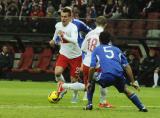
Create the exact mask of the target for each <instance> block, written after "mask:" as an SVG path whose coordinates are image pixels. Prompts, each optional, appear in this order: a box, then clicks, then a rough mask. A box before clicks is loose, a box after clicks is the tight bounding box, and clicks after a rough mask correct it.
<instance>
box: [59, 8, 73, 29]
mask: <svg viewBox="0 0 160 118" xmlns="http://www.w3.org/2000/svg"><path fill="white" fill-rule="evenodd" d="M71 18H72V10H71V9H70V8H69V7H65V8H64V9H62V11H61V21H62V24H63V25H64V26H66V25H68V23H69V22H70V21H71Z"/></svg>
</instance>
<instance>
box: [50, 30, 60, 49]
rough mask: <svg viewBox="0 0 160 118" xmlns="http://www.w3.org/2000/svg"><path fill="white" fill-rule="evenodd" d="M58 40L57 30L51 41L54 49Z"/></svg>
mask: <svg viewBox="0 0 160 118" xmlns="http://www.w3.org/2000/svg"><path fill="white" fill-rule="evenodd" d="M57 38H58V30H57V29H56V30H55V33H54V36H53V38H52V39H51V40H50V41H49V44H50V46H51V47H54V45H55V44H56V40H57Z"/></svg>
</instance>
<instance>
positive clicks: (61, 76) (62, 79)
mask: <svg viewBox="0 0 160 118" xmlns="http://www.w3.org/2000/svg"><path fill="white" fill-rule="evenodd" d="M55 78H56V81H63V82H65V80H64V77H63V75H62V74H61V75H60V76H55Z"/></svg>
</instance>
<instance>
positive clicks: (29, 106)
mask: <svg viewBox="0 0 160 118" xmlns="http://www.w3.org/2000/svg"><path fill="white" fill-rule="evenodd" d="M83 107H84V106H55V105H53V106H31V105H0V109H4V108H14V109H20V108H34V109H39V108H41V109H43V108H83ZM116 107H117V108H118V107H121V108H132V107H135V106H116ZM147 108H160V106H147Z"/></svg>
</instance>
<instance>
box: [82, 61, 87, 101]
mask: <svg viewBox="0 0 160 118" xmlns="http://www.w3.org/2000/svg"><path fill="white" fill-rule="evenodd" d="M82 70H83V83H84V85H85V86H87V83H88V74H89V67H88V66H86V65H84V64H83V69H82ZM83 100H87V91H85V92H84V96H83Z"/></svg>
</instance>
